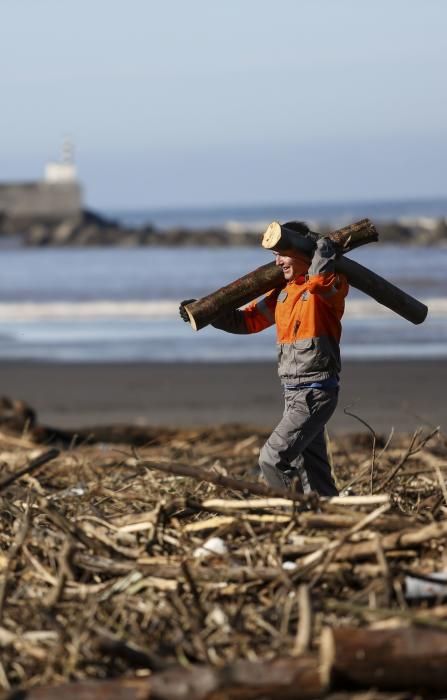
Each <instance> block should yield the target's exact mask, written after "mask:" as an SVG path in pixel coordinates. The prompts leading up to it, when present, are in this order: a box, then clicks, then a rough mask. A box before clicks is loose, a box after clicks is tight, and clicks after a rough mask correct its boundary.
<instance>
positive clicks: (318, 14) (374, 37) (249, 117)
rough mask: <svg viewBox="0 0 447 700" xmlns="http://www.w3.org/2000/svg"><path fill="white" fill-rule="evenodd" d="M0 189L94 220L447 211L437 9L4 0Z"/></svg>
mask: <svg viewBox="0 0 447 700" xmlns="http://www.w3.org/2000/svg"><path fill="white" fill-rule="evenodd" d="M0 21H1V26H2V28H3V31H2V41H1V42H0V95H1V98H0V181H14V180H30V179H35V178H39V177H41V175H42V173H43V168H44V165H45V162H46V161H48V160H51V159H56V158H58V157H59V153H60V147H61V144H62V141H63V139H64V137H65V136H69V137H70V138H71V139H72V140H73V142H74V144H75V149H76V162H77V167H78V171H79V175H80V179H81V181H82V183H83V186H84V191H85V197H86V200H87V203H88V204H89V205H90V206H92V207H94V208H99V209H134V208H158V207H189V206H191V207H193V206H213V205H226V204H239V205H241V204H263V205H270V204H274V203H277V202H284V203H294V202H297V203H298V202H299V203H307V202H338V201H341V202H346V201H364V200H372V199H393V198H399V199H401V198H402V199H407V198H409V199H410V198H424V197H427V198H432V197H444V196H447V80H446V74H447V51H446V39H445V37H446V27H447V2H446V1H445V0H275V2H272V1H271V0H225V2H217V1H216V0H215V1H214V2H213V0H163V1H161V0H159V1H158V2H155V1H152V0H125V1H124V0H76V1H74V0H0Z"/></svg>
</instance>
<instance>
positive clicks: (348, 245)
mask: <svg viewBox="0 0 447 700" xmlns="http://www.w3.org/2000/svg"><path fill="white" fill-rule="evenodd" d="M317 237H318V234H315V233H309V235H308V236H306V235H303V234H301V233H298V232H297V231H294V230H292V229H290V228H286V227H285V226H281V224H280V223H279V222H278V221H272V223H271V224H270V225H269V226H268V227H267V230H266V232H265V233H264V236H263V239H262V247H263V248H267V250H275V251H277V252H284V251H286V250H293V249H294V250H299V251H301V252H302V253H305V254H307V255H309V256H311V255H312V253H313V251H314V249H315V240H316V238H317ZM328 237H329V238H330V239H331V241H333V242H334V243H335V244H336V245H338V246H339V247H340V248H341V249H342V250H343V252H344V253H347V252H348V251H349V250H353V249H354V248H358V247H359V246H361V245H364V244H365V243H373V242H374V241H378V240H379V234H378V233H377V229H376V227H375V226H374V224H373V223H372V221H370V220H369V219H361V220H360V221H356V222H354V223H353V224H349V225H348V226H345V227H344V228H341V229H338V230H337V231H333V232H332V233H330V234H329V236H328Z"/></svg>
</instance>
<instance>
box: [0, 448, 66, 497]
mask: <svg viewBox="0 0 447 700" xmlns="http://www.w3.org/2000/svg"><path fill="white" fill-rule="evenodd" d="M58 456H59V450H56V449H52V450H48V451H47V452H44V453H43V454H41V455H39V456H38V457H36V458H35V459H33V460H31V462H30V463H29V464H27V465H26V467H23V468H22V469H19V471H17V472H14V474H8V476H5V477H3V479H0V491H3V489H6V488H8V486H11V484H13V483H14V481H17V479H20V478H21V477H22V476H25V475H26V474H32V473H33V472H35V471H36V470H37V469H39V468H40V467H42V466H43V465H44V464H46V463H47V462H50V461H51V460H52V459H55V458H56V457H58Z"/></svg>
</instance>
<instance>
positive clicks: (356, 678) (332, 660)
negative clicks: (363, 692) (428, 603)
mask: <svg viewBox="0 0 447 700" xmlns="http://www.w3.org/2000/svg"><path fill="white" fill-rule="evenodd" d="M320 660H321V670H322V676H323V680H325V682H326V683H328V684H330V685H331V688H344V689H345V688H352V687H353V686H354V687H357V688H370V687H374V688H379V689H380V690H400V691H405V690H411V691H413V692H418V691H419V692H425V693H426V692H427V691H432V692H433V691H435V692H445V691H447V672H446V669H447V633H445V632H441V631H439V630H432V629H426V628H422V627H401V628H396V629H388V630H386V629H383V630H370V629H357V628H350V627H347V628H346V627H345V628H339V629H331V628H325V629H324V630H323V632H322V635H321V645H320Z"/></svg>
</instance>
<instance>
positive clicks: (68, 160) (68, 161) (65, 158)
mask: <svg viewBox="0 0 447 700" xmlns="http://www.w3.org/2000/svg"><path fill="white" fill-rule="evenodd" d="M44 181H45V182H50V183H52V184H64V185H66V184H71V183H76V182H77V181H78V177H77V172H76V165H75V162H74V146H73V142H72V141H71V140H70V139H69V138H66V139H65V140H64V143H63V144H62V155H61V159H60V161H52V162H49V163H47V164H46V166H45V172H44Z"/></svg>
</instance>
